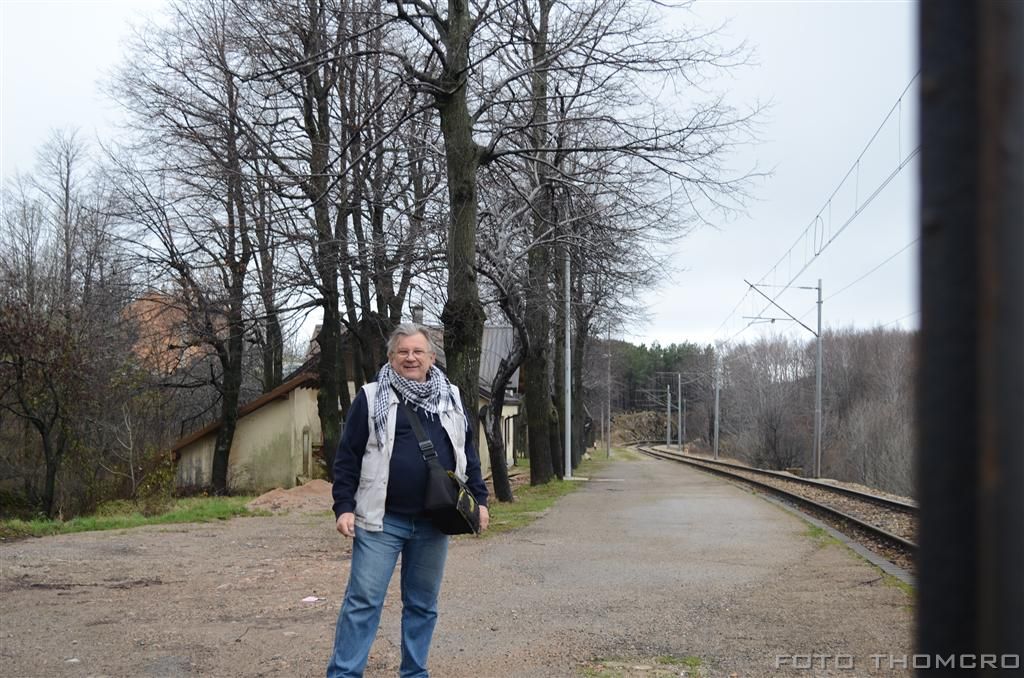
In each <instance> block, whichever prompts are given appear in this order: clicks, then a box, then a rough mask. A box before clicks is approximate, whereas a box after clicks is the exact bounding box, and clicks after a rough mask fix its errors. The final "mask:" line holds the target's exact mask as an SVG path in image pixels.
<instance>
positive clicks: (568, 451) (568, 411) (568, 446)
mask: <svg viewBox="0 0 1024 678" xmlns="http://www.w3.org/2000/svg"><path fill="white" fill-rule="evenodd" d="M569 273H570V264H569V244H568V243H566V245H565V475H564V476H562V477H563V478H565V479H566V480H572V347H571V346H570V345H569V343H570V341H571V338H572V328H571V327H570V325H571V324H572V315H571V310H572V309H571V308H570V299H571V297H570V285H569Z"/></svg>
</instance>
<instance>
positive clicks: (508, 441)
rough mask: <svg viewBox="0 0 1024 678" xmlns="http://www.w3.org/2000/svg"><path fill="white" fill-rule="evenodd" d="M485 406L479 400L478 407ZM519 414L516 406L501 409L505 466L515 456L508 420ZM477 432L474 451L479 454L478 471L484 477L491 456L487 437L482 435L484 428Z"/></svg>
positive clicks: (484, 402)
mask: <svg viewBox="0 0 1024 678" xmlns="http://www.w3.org/2000/svg"><path fill="white" fill-rule="evenodd" d="M486 404H487V401H486V400H484V399H483V398H481V399H480V404H479V407H483V406H484V405H486ZM517 414H519V406H518V405H504V406H503V407H502V408H501V430H502V431H504V437H505V465H506V466H511V465H512V460H513V459H514V457H513V455H514V454H515V441H514V439H513V436H512V426H511V423H510V418H511V417H514V416H516V415H517ZM478 428H479V430H478V431H477V441H476V449H477V451H478V452H479V453H480V469H481V470H482V471H483V474H484V475H485V476H486V475H487V473H488V471H490V469H491V454H490V448H488V447H487V436H486V435H484V427H483V426H479V427H478Z"/></svg>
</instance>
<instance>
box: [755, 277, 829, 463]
mask: <svg viewBox="0 0 1024 678" xmlns="http://www.w3.org/2000/svg"><path fill="white" fill-rule="evenodd" d="M743 282H745V283H747V284H748V285H750V289H752V290H754V291H755V292H757V293H758V294H760V295H761V296H762V297H764V298H765V299H767V300H768V303H770V304H771V305H772V306H774V307H775V308H777V309H779V310H780V311H782V312H783V313H785V314H786V315H787V316H789V319H790V320H792V321H793V322H795V323H797V324H798V325H800V327H802V328H804V329H805V330H807V331H808V332H810V333H811V334H813V335H814V336H815V337H817V339H818V347H817V348H818V356H817V360H816V361H815V362H816V363H817V364H816V366H815V370H814V372H815V377H814V381H815V389H814V452H813V456H814V477H815V478H820V477H821V369H822V363H821V278H818V286H817V287H799V286H797V287H795V289H798V290H817V291H818V331H817V332H815V331H814V330H812V329H811V328H810V327H808V326H807V325H804V324H803V323H802V322H800V321H799V320H797V319H796V318H795V317H793V314H792V313H790V312H789V311H787V310H786V309H784V308H782V307H781V306H779V305H778V304H776V303H775V300H774V299H772V298H771V297H769V296H768V295H767V294H765V293H764V292H762V291H761V290H759V289H757V288H758V285H755V284H753V283H752V282H750V281H748V280H744V281H743ZM760 287H769V286H768V285H761V286H760ZM744 317H746V316H744ZM751 319H752V320H771V321H772V322H775V321H776V320H785V319H786V318H761V317H755V318H751Z"/></svg>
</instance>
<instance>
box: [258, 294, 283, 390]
mask: <svg viewBox="0 0 1024 678" xmlns="http://www.w3.org/2000/svg"><path fill="white" fill-rule="evenodd" d="M264 332H265V337H264V342H265V343H264V346H263V392H264V393H266V392H268V391H273V390H274V389H275V388H277V387H278V386H280V385H281V380H282V379H283V378H284V338H283V337H282V335H281V321H280V320H279V318H278V313H277V311H271V310H270V309H267V318H266V321H265V324H264Z"/></svg>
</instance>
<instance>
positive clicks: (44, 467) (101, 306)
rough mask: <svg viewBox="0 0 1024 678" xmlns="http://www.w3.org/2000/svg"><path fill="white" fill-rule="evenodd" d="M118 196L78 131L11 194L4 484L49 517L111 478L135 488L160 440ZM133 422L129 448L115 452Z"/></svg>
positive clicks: (3, 234) (57, 136)
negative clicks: (133, 314) (148, 403)
mask: <svg viewBox="0 0 1024 678" xmlns="http://www.w3.org/2000/svg"><path fill="white" fill-rule="evenodd" d="M110 200H111V193H110V187H109V185H108V184H106V183H105V182H104V180H103V177H102V174H101V173H100V172H98V171H97V167H96V164H95V162H94V158H93V156H92V154H91V153H90V150H89V148H88V146H87V145H86V144H85V143H84V142H83V141H82V139H81V137H80V136H79V135H78V134H77V133H76V132H65V131H58V132H55V133H54V134H53V135H52V136H51V138H50V140H49V141H48V142H47V143H46V144H45V145H44V146H43V147H42V148H41V149H40V151H39V159H38V163H37V169H36V170H35V171H34V172H33V173H32V174H29V175H22V176H18V177H15V178H13V179H12V180H11V181H9V182H7V183H6V184H5V185H4V189H3V204H4V210H3V220H2V223H0V422H2V425H0V429H2V430H3V445H0V483H2V488H0V489H3V490H4V491H5V492H9V493H10V492H13V493H15V494H18V495H20V496H21V497H22V498H23V499H24V500H25V501H27V503H28V504H29V505H30V506H31V507H32V508H34V509H35V510H38V511H40V512H42V513H43V514H45V515H48V516H53V515H55V514H57V513H61V512H66V513H69V514H70V513H75V512H77V511H78V510H80V509H81V508H82V507H83V506H87V505H89V504H90V503H92V502H95V501H97V500H98V499H99V498H100V497H101V496H102V494H103V492H104V489H103V488H102V487H100V485H99V481H100V476H102V475H103V474H104V473H111V474H113V475H115V476H117V475H119V474H120V475H121V476H122V477H123V478H125V479H127V480H128V482H129V489H130V490H131V489H134V486H135V485H136V484H137V482H134V481H138V480H139V479H141V477H142V476H143V475H144V473H145V472H147V471H148V470H149V469H150V468H151V464H150V461H149V459H148V458H147V456H146V454H145V453H144V451H145V450H146V448H147V446H150V445H152V443H153V441H154V440H155V439H156V438H158V437H159V435H160V426H159V425H154V426H147V424H149V423H150V422H151V421H152V415H153V414H154V413H153V411H152V410H149V411H148V412H147V411H146V409H145V407H143V405H142V404H141V402H140V401H139V400H138V397H139V396H140V386H142V380H143V375H141V374H140V373H139V370H138V369H137V367H136V365H135V363H134V360H133V355H132V352H131V347H132V343H133V340H134V327H133V325H132V324H131V323H129V322H126V320H125V317H124V315H123V311H124V309H125V308H126V306H127V305H128V304H129V303H130V302H131V300H132V299H133V298H134V294H135V291H136V288H135V282H134V274H133V271H132V267H131V261H130V260H129V259H128V258H127V257H125V256H124V253H123V251H122V250H121V248H120V247H118V239H119V233H118V231H117V229H116V228H115V225H114V222H113V221H112V219H111V217H110V209H109V205H110ZM112 403H118V406H117V407H111V406H110V405H111V404H112ZM121 403H123V404H124V405H125V407H126V409H123V408H122V407H120V404H121ZM126 413H127V414H126ZM128 421H131V422H133V423H131V424H129V423H127V422H128ZM131 426H134V427H136V428H137V429H138V430H137V431H136V432H135V435H134V437H133V438H132V441H131V443H130V444H129V446H130V448H131V450H130V451H129V450H126V449H125V447H124V446H123V445H122V446H120V447H118V448H115V444H114V441H116V440H117V439H118V438H119V437H120V439H121V440H122V441H127V440H128V437H127V436H126V435H125V434H126V433H127V428H128V427H131ZM104 468H105V469H107V470H106V471H104ZM62 478H63V479H64V480H63V482H62V481H61V479H62Z"/></svg>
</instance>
